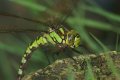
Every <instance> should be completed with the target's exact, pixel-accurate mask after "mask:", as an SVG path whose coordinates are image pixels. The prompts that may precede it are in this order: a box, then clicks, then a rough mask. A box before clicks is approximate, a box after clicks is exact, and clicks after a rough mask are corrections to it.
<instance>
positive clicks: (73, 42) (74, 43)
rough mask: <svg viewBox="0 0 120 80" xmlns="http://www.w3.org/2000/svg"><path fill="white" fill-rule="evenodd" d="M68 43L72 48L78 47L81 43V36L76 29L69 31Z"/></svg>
mask: <svg viewBox="0 0 120 80" xmlns="http://www.w3.org/2000/svg"><path fill="white" fill-rule="evenodd" d="M66 44H67V45H68V46H70V47H71V48H74V47H78V46H79V45H80V36H79V34H78V33H77V32H75V31H74V30H71V31H69V32H68V33H67V38H66Z"/></svg>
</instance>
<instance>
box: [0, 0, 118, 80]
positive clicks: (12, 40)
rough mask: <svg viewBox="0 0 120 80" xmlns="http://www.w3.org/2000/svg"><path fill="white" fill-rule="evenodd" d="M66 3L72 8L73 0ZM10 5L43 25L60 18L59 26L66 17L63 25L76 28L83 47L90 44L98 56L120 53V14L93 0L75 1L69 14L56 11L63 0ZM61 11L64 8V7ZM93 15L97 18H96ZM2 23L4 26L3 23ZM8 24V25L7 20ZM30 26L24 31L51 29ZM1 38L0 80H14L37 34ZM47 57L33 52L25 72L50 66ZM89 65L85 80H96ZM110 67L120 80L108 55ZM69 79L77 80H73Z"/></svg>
mask: <svg viewBox="0 0 120 80" xmlns="http://www.w3.org/2000/svg"><path fill="white" fill-rule="evenodd" d="M57 1H58V2H57ZM65 1H66V2H65V3H64V2H63V3H64V4H68V5H69V2H70V1H71V0H70V1H69V0H65ZM7 2H9V3H11V5H12V6H13V5H14V7H17V8H16V9H20V12H21V14H24V11H25V12H26V13H25V15H24V16H25V17H26V16H27V17H28V18H34V19H38V18H40V21H41V20H42V19H44V20H43V22H44V23H45V22H46V24H49V23H53V24H52V25H54V21H56V20H57V19H60V20H58V21H60V22H59V23H58V24H60V23H61V22H62V21H61V20H64V18H65V20H64V23H65V24H67V25H68V26H70V27H71V28H73V29H75V30H76V31H77V32H78V33H79V34H80V36H81V40H82V41H83V42H84V43H85V44H83V45H87V46H88V49H90V50H93V51H94V52H96V53H99V52H107V51H110V50H116V51H119V50H120V46H119V44H120V43H119V34H120V27H119V26H120V15H118V14H115V13H112V12H109V11H107V10H105V9H103V8H101V7H100V6H98V5H97V4H96V3H94V2H92V1H91V0H85V1H84V0H83V1H82V0H81V1H79V0H78V1H77V0H76V1H75V2H74V3H75V4H76V6H75V5H74V6H72V5H71V6H72V7H68V8H72V10H71V9H70V10H69V9H68V13H67V12H66V13H65V12H64V9H63V12H62V9H61V7H56V8H57V9H56V8H55V6H57V5H61V6H62V5H63V4H62V0H56V1H54V0H49V1H47V0H45V1H44V0H41V1H37V0H9V1H6V3H7ZM60 2H61V3H60ZM67 2H68V3H67ZM58 3H59V4H58ZM53 5H54V6H53ZM21 6H22V8H21ZM59 8H60V9H61V11H60V10H59ZM62 8H64V6H63V7H62ZM22 9H23V10H22ZM66 9H67V8H66ZM13 11H14V10H13ZM17 11H19V10H17ZM69 11H70V12H69ZM13 13H14V12H13ZM16 14H17V13H16ZM68 14H70V15H69V16H68ZM88 14H90V15H88ZM92 14H93V15H92ZM94 14H95V15H97V16H95V15H94ZM19 15H20V14H19ZM43 15H44V16H43ZM48 15H49V16H48ZM50 16H54V17H52V19H53V21H49V19H51V17H50ZM65 16H68V17H67V18H66V17H65ZM91 16H92V17H91ZM45 17H46V18H45ZM47 17H48V19H47ZM61 17H62V18H61ZM54 18H55V19H54ZM8 22H10V21H8ZM23 22H24V21H23ZM0 23H1V24H2V21H1V22H0ZM14 23H15V22H14ZM30 23H32V22H30ZM6 24H7V21H6ZM16 25H17V24H16ZM21 25H24V24H22V23H21ZM21 25H19V26H21ZM28 25H29V24H28ZM28 25H25V26H26V27H25V29H28V28H32V29H33V28H35V29H39V30H43V28H44V27H45V29H47V28H48V27H49V26H47V27H46V26H44V25H41V24H38V25H37V26H36V27H35V26H33V27H30V26H28ZM63 25H64V24H63ZM9 28H10V27H9ZM9 28H8V29H9ZM19 28H22V27H19ZM19 28H18V29H19ZM40 32H42V31H40ZM32 34H33V35H32ZM37 35H39V34H37ZM0 36H1V37H0V51H1V53H0V54H1V55H0V65H1V66H0V70H1V72H0V77H1V80H15V79H16V75H17V70H18V66H19V63H20V60H21V57H22V55H23V53H24V51H25V49H26V47H27V46H28V45H29V44H30V42H31V41H33V40H34V39H35V37H36V34H35V33H30V34H29V33H23V32H22V33H1V34H0ZM44 54H45V53H43V52H42V50H40V49H38V50H36V51H35V52H34V55H32V58H31V60H30V61H29V63H28V66H27V69H26V70H25V72H26V73H29V72H32V71H35V70H37V69H39V68H43V67H45V66H47V65H48V61H47V59H46V56H45V55H44ZM87 65H88V67H87V68H88V71H87V74H86V80H96V79H95V78H94V76H93V73H92V70H91V65H90V63H89V61H88V62H87ZM108 65H111V66H110V69H111V70H112V72H113V73H114V74H115V76H117V77H118V72H117V71H116V69H115V66H114V64H113V62H112V60H111V59H110V58H109V56H108ZM70 75H71V74H70ZM70 75H68V76H70ZM89 77H91V79H89ZM72 78H73V76H72ZM68 79H69V78H68ZM69 80H74V78H73V79H69Z"/></svg>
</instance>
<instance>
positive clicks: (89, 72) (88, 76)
mask: <svg viewBox="0 0 120 80" xmlns="http://www.w3.org/2000/svg"><path fill="white" fill-rule="evenodd" d="M86 63H87V69H86V73H85V80H96V78H95V76H94V73H93V71H92V66H91V64H90V62H89V61H88V60H86Z"/></svg>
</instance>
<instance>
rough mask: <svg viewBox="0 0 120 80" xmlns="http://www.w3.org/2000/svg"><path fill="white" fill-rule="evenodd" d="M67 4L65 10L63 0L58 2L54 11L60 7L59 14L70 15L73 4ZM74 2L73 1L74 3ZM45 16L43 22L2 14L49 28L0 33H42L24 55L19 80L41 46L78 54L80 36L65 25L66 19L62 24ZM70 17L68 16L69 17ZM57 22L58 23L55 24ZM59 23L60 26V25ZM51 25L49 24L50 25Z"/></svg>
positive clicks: (52, 17)
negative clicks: (51, 46) (50, 46)
mask: <svg viewBox="0 0 120 80" xmlns="http://www.w3.org/2000/svg"><path fill="white" fill-rule="evenodd" d="M65 1H66V2H65V4H64V7H65V8H63V7H62V6H61V5H62V4H63V3H64V1H62V0H58V2H57V3H56V4H55V5H54V6H52V10H55V11H57V10H58V9H56V6H57V7H59V10H58V12H59V13H65V14H70V12H72V8H73V6H72V7H71V6H70V5H71V4H72V5H73V3H70V1H69V0H65ZM72 2H73V1H72ZM75 4H77V0H76V2H75V3H74V5H75ZM43 14H44V15H47V17H46V16H44V17H43V18H44V19H43V21H41V20H34V19H29V18H25V17H21V16H17V15H12V14H7V13H0V16H5V17H12V18H17V19H23V20H26V21H30V22H35V23H39V24H43V25H45V26H49V27H48V28H49V29H48V30H47V31H40V30H34V29H14V28H12V29H9V28H7V30H5V29H4V30H1V31H0V32H7V33H10V32H41V35H40V36H38V37H37V38H36V39H35V40H34V41H33V42H31V43H30V44H29V46H28V47H27V48H26V50H25V52H24V55H23V57H22V59H21V64H20V67H19V69H18V78H17V80H21V79H22V77H23V74H24V69H25V65H26V64H27V63H28V61H29V59H30V57H31V56H32V54H33V52H34V51H35V50H36V49H38V48H39V47H41V46H46V45H49V44H52V45H53V46H55V47H57V48H59V50H62V49H65V48H71V49H72V50H73V51H76V52H78V51H77V50H75V49H74V48H76V47H79V46H80V43H81V39H80V35H79V34H78V33H77V32H76V31H75V30H73V29H70V28H69V29H68V28H67V27H65V26H66V24H64V20H65V19H66V17H65V18H64V19H63V20H62V21H61V22H60V20H59V19H58V17H57V18H56V17H55V16H51V15H49V14H48V13H45V12H44V13H43ZM67 17H68V15H67ZM55 21H56V22H55ZM58 22H59V24H60V25H59V24H58ZM48 23H49V24H48Z"/></svg>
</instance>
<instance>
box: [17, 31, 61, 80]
mask: <svg viewBox="0 0 120 80" xmlns="http://www.w3.org/2000/svg"><path fill="white" fill-rule="evenodd" d="M62 33H63V31H62ZM62 41H63V40H62V38H61V36H60V35H58V33H57V32H56V31H54V30H53V31H51V32H49V33H44V34H43V35H41V36H39V37H37V39H36V40H34V41H33V42H32V43H31V44H30V45H29V46H28V47H27V49H26V51H25V53H24V55H23V57H22V60H21V65H20V68H19V70H18V76H19V78H18V80H21V78H22V76H23V69H24V67H25V64H26V63H27V61H28V60H29V58H30V56H31V54H32V52H33V51H34V50H35V49H37V48H38V47H40V46H44V45H46V44H52V45H56V44H58V43H62Z"/></svg>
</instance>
